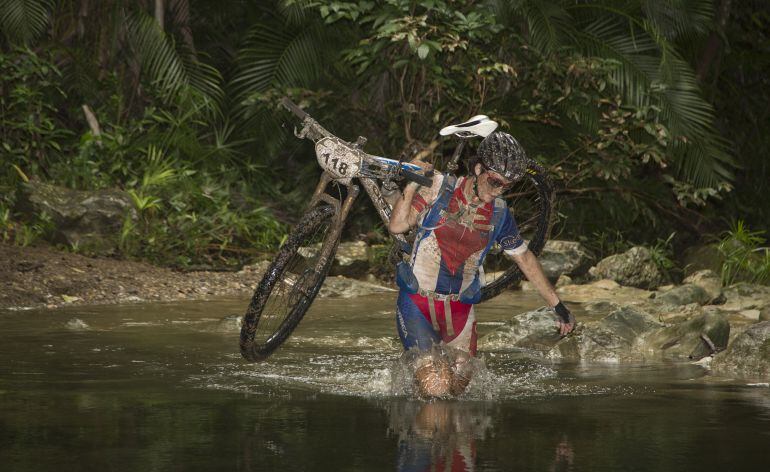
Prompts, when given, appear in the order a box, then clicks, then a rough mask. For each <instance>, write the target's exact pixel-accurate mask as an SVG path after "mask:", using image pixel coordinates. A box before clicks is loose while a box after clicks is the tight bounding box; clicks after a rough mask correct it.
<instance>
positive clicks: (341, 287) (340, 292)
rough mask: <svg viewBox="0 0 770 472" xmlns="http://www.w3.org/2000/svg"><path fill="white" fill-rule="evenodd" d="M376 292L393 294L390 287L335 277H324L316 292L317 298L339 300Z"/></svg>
mask: <svg viewBox="0 0 770 472" xmlns="http://www.w3.org/2000/svg"><path fill="white" fill-rule="evenodd" d="M378 292H395V290H394V289H392V288H390V287H384V286H382V285H377V284H373V283H369V282H363V281H361V280H354V279H349V278H347V277H342V276H336V277H326V280H325V281H324V284H323V286H322V287H321V291H320V292H318V296H319V297H339V298H355V297H361V296H364V295H370V294H372V293H378Z"/></svg>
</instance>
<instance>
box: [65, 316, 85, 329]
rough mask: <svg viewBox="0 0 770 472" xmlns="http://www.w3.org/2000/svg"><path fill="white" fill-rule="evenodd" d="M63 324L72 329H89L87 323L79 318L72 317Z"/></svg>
mask: <svg viewBox="0 0 770 472" xmlns="http://www.w3.org/2000/svg"><path fill="white" fill-rule="evenodd" d="M64 326H65V327H66V328H67V329H70V330H72V331H87V330H89V329H91V327H90V326H88V324H87V323H86V322H85V321H83V320H81V319H80V318H72V319H70V320H68V321H67V323H65V324H64Z"/></svg>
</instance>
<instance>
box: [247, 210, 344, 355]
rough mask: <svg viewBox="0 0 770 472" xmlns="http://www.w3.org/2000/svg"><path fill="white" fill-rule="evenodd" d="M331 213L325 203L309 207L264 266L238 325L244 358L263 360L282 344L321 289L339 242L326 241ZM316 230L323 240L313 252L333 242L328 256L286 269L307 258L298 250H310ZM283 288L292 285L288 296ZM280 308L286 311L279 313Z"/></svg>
mask: <svg viewBox="0 0 770 472" xmlns="http://www.w3.org/2000/svg"><path fill="white" fill-rule="evenodd" d="M334 212H335V210H334V208H333V207H331V206H328V205H323V206H318V207H316V208H313V209H311V210H309V211H308V212H307V213H306V214H305V216H304V217H303V218H302V219H301V220H300V222H299V223H298V224H297V225H296V226H295V227H294V228H293V229H292V231H291V233H290V234H289V237H288V238H287V240H286V242H285V243H284V245H283V246H282V247H281V249H280V250H279V251H278V254H276V256H275V258H274V259H273V261H272V263H271V264H270V266H269V267H268V268H267V271H266V272H265V275H264V276H263V277H262V280H261V282H260V283H259V285H258V286H257V288H256V290H255V291H254V295H253V296H252V298H251V302H250V303H249V307H248V308H247V310H246V314H245V315H244V317H243V324H242V326H241V337H240V346H241V355H243V357H244V358H246V359H247V360H249V361H252V362H256V361H260V360H264V359H266V358H267V357H268V356H269V355H270V354H272V353H273V351H275V350H276V349H277V348H278V347H279V346H280V345H281V344H283V342H284V341H286V339H287V338H288V337H289V335H291V333H292V332H293V331H294V329H295V328H296V327H297V325H298V324H299V322H300V321H301V320H302V318H303V317H304V316H305V313H306V312H307V310H308V308H309V307H310V305H311V303H312V302H313V299H315V297H316V295H317V294H318V291H319V290H320V289H321V285H322V284H323V281H324V279H326V275H327V274H328V272H329V268H330V267H331V264H332V262H333V261H334V253H335V252H336V249H337V245H338V244H339V238H336V239H335V240H334V241H327V237H328V232H329V229H330V227H331V225H332V222H333V219H334V218H333V217H334ZM319 230H321V231H323V234H322V236H323V240H322V242H320V243H321V245H320V247H318V248H317V252H316V253H315V254H316V255H318V254H320V253H321V251H322V250H323V247H324V246H326V245H328V244H333V245H334V247H333V248H332V251H331V254H330V256H329V257H328V258H327V260H326V261H325V262H323V264H322V265H320V264H321V262H319V261H316V262H315V265H316V266H315V267H313V268H308V269H306V270H305V271H304V272H303V273H302V274H294V273H290V272H288V270H289V269H292V268H293V267H294V266H295V265H300V266H301V265H302V263H303V261H304V260H306V256H307V254H301V252H302V251H306V252H307V251H308V250H309V249H307V248H308V247H310V246H312V244H313V243H314V241H312V239H313V238H314V236H316V235H318V231H319ZM316 245H318V244H316ZM311 249H313V248H312V247H311ZM311 259H312V257H311ZM319 265H320V266H319ZM308 276H309V278H307V277H308ZM291 277H294V278H295V280H294V281H293V282H291V281H290V280H289V279H290V278H291ZM306 280H307V283H306ZM285 287H291V289H290V292H289V293H288V295H287V296H284V294H283V293H282V290H283V289H284V288H285ZM276 292H277V293H276ZM284 298H285V299H286V300H285V301H284ZM266 308H267V311H265V310H266ZM282 309H283V310H285V313H281V310H282Z"/></svg>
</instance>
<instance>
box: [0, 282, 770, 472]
mask: <svg viewBox="0 0 770 472" xmlns="http://www.w3.org/2000/svg"><path fill="white" fill-rule="evenodd" d="M394 300H395V296H394V295H393V294H384V295H383V294H381V295H372V296H367V297H363V298H360V299H357V300H355V301H351V300H345V299H319V300H317V301H316V302H315V303H314V305H313V307H312V308H311V310H310V312H309V313H308V315H307V316H306V318H305V320H303V322H302V323H301V325H300V327H299V328H298V330H297V331H296V332H295V334H294V335H293V336H292V337H291V338H290V339H289V341H288V342H287V344H286V345H285V346H284V347H283V348H282V349H281V350H279V351H278V352H276V353H275V354H274V355H273V356H272V357H271V358H270V359H268V361H266V362H263V363H259V364H249V363H247V362H245V361H244V360H243V359H242V358H241V356H240V353H239V351H238V342H237V338H238V321H237V319H236V317H237V316H238V315H240V314H241V313H242V312H243V311H244V310H245V306H246V304H247V300H233V299H225V300H213V301H208V302H188V303H173V304H171V303H169V304H136V305H123V306H95V307H70V308H62V309H58V310H50V311H17V312H11V311H5V312H2V311H0V336H2V342H1V343H0V467H1V468H2V470H4V471H6V470H7V471H48V470H109V471H124V470H125V471H139V470H151V471H155V470H159V471H160V470H179V471H182V470H184V471H189V470H207V471H209V470H237V471H257V470H259V471H263V470H264V471H272V470H276V471H293V470H303V471H304V470H312V471H316V470H317V471H379V470H383V471H385V470H389V471H423V470H425V471H428V470H437V471H442V470H446V471H449V470H452V471H463V470H466V471H471V470H475V471H508V470H538V471H540V470H575V471H603V470H607V471H610V470H612V471H618V470H623V471H627V470H631V471H633V470H640V471H641V470H645V471H647V470H660V471H677V470H720V469H726V470H761V469H763V468H764V467H766V465H767V463H768V459H770V447H769V446H768V445H770V388H768V385H767V384H750V383H746V382H741V381H727V380H721V379H716V378H712V377H711V376H709V374H708V372H707V370H705V369H704V368H703V367H701V366H698V365H693V364H686V363H685V364H640V365H622V366H620V365H580V364H552V363H550V362H548V361H544V360H541V359H540V358H538V356H536V355H533V354H532V353H527V352H522V351H499V352H482V353H481V355H482V357H483V360H484V364H485V368H484V370H483V371H482V372H480V373H479V375H478V376H477V377H476V379H474V381H473V383H472V384H471V386H470V388H469V392H468V393H467V395H465V396H464V397H463V398H461V399H458V400H452V401H435V402H424V401H421V400H418V399H415V398H414V397H413V395H411V394H409V393H408V390H409V382H408V381H407V380H406V379H404V378H403V376H401V374H400V372H401V368H400V367H401V364H399V362H398V358H399V354H400V344H399V342H398V338H397V336H396V330H395V324H394V314H393V304H394ZM538 305H540V301H539V300H538V299H537V297H536V296H535V295H534V294H529V293H526V292H518V293H512V294H506V295H504V296H502V297H498V299H495V300H493V301H492V302H489V303H487V304H485V305H482V306H480V307H479V309H478V311H477V314H478V319H479V332H480V335H482V336H483V334H485V333H488V332H490V331H491V330H493V329H494V328H495V327H496V326H499V325H500V324H501V323H502V322H504V321H505V320H506V319H508V318H509V317H510V316H511V315H512V314H514V313H518V312H521V311H524V310H526V309H530V308H532V307H535V306H538Z"/></svg>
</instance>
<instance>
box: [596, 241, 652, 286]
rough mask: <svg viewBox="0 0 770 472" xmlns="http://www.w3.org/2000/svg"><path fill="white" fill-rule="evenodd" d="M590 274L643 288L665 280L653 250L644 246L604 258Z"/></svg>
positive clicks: (597, 277)
mask: <svg viewBox="0 0 770 472" xmlns="http://www.w3.org/2000/svg"><path fill="white" fill-rule="evenodd" d="M589 274H591V276H592V277H593V278H595V279H612V280H614V281H616V282H617V283H619V284H621V285H629V286H631V287H638V288H643V289H654V288H656V287H657V286H658V285H660V284H661V283H663V281H664V280H665V277H664V275H663V273H662V272H661V271H660V269H658V266H657V265H656V264H655V261H654V260H653V257H652V252H650V250H649V249H647V248H646V247H642V246H636V247H632V248H631V249H629V250H628V251H626V252H624V253H623V254H615V255H613V256H609V257H607V258H604V259H602V260H601V261H599V263H598V264H596V267H592V268H591V270H590V271H589Z"/></svg>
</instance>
